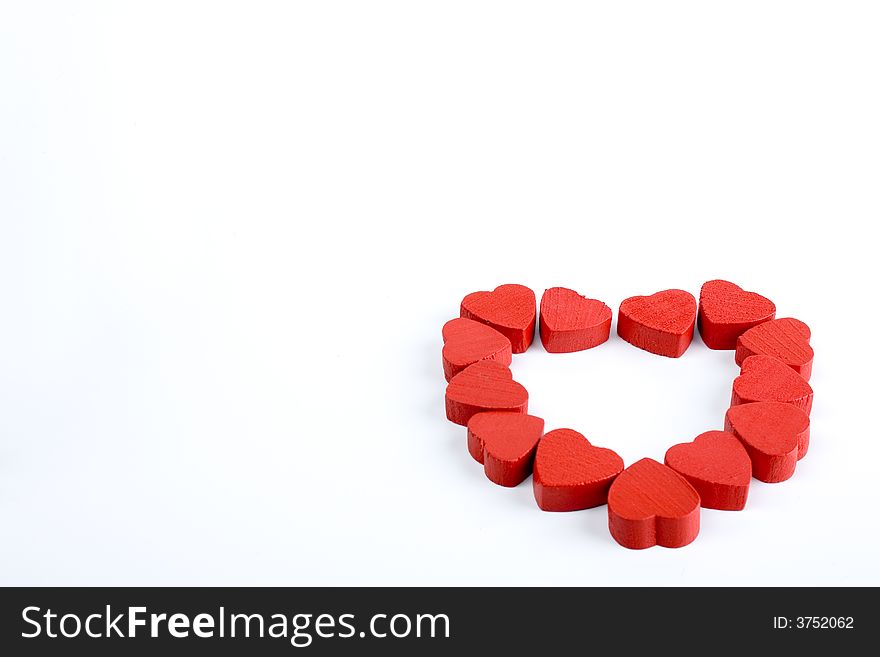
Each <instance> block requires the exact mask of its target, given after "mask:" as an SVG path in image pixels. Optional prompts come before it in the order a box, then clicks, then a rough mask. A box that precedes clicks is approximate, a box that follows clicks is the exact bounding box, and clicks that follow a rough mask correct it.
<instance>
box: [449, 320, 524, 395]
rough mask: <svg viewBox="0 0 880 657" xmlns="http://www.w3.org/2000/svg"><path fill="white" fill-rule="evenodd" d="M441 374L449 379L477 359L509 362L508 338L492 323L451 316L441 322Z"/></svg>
mask: <svg viewBox="0 0 880 657" xmlns="http://www.w3.org/2000/svg"><path fill="white" fill-rule="evenodd" d="M443 342H444V343H445V344H444V345H443V374H444V375H445V376H446V380H447V381H449V380H450V379H451V378H452V377H454V376H455V375H456V374H458V373H459V372H461V371H462V370H463V369H464V368H466V367H467V366H468V365H473V364H474V363H476V362H477V361H478V360H495V361H498V362H499V363H501V364H502V365H510V362H511V359H512V357H511V348H510V340H508V339H507V338H506V337H504V336H503V335H501V334H500V333H499V332H498V331H496V330H495V329H493V328H492V327H491V326H486V325H485V324H481V323H480V322H475V321H473V320H472V319H464V318H462V317H459V318H457V319H450V320H449V321H448V322H446V323H445V324H444V325H443Z"/></svg>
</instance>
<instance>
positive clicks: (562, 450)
mask: <svg viewBox="0 0 880 657" xmlns="http://www.w3.org/2000/svg"><path fill="white" fill-rule="evenodd" d="M621 470H623V459H621V458H620V457H619V456H618V455H617V454H616V453H615V452H613V451H612V450H610V449H605V448H604V447H594V446H593V445H591V444H590V442H589V441H588V440H587V439H586V438H584V436H583V435H581V434H579V433H578V432H577V431H573V430H572V429H554V430H553V431H550V432H548V433H547V434H545V435H544V437H543V438H542V439H541V442H539V443H538V451H537V453H536V454H535V474H534V478H533V479H532V483H533V486H534V490H535V500H536V501H537V502H538V506H539V507H541V508H542V509H543V510H544V511H577V510H579V509H589V508H591V507H594V506H599V505H600V504H605V502H606V501H607V500H608V487H609V486H610V485H611V482H612V481H614V478H615V477H616V476H617V475H618V474H619V473H620V471H621Z"/></svg>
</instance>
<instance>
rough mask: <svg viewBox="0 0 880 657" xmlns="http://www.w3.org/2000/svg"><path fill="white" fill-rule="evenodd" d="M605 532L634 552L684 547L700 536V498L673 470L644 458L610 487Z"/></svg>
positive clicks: (620, 475) (685, 480) (625, 471)
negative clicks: (656, 546) (608, 531)
mask: <svg viewBox="0 0 880 657" xmlns="http://www.w3.org/2000/svg"><path fill="white" fill-rule="evenodd" d="M608 529H609V530H610V531H611V535H612V536H613V537H614V540H616V541H617V542H618V543H619V544H620V545H622V546H623V547H626V548H630V549H634V550H641V549H645V548H649V547H652V546H654V545H660V546H663V547H673V548H674V547H683V546H685V545H688V544H689V543H691V542H693V541H694V539H696V537H697V534H699V532H700V495H699V493H697V491H696V489H694V487H693V486H691V484H690V483H689V482H688V480H687V479H685V478H684V477H682V476H681V475H680V474H678V473H677V472H676V471H675V470H673V469H672V468H670V467H668V466H666V465H664V464H662V463H658V462H657V461H655V460H653V459H649V458H644V459H642V460H640V461H636V462H635V463H633V464H632V465H631V466H629V467H628V468H627V469H626V470H624V471H623V472H621V473H620V474H619V475H618V476H617V478H616V479H615V480H614V483H612V484H611V489H610V490H609V492H608Z"/></svg>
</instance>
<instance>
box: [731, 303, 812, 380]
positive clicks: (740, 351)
mask: <svg viewBox="0 0 880 657" xmlns="http://www.w3.org/2000/svg"><path fill="white" fill-rule="evenodd" d="M756 355H764V356H775V357H776V358H778V359H779V360H781V361H782V362H783V363H785V364H786V365H788V366H789V367H790V368H792V369H793V370H794V371H795V372H797V373H798V374H800V375H801V376H802V377H804V379H805V380H807V381H809V380H810V375H811V374H812V371H813V348H812V347H811V346H810V327H809V326H807V325H806V324H804V323H803V322H802V321H801V320H799V319H794V318H793V317H783V318H782V319H774V320H773V321H771V322H765V323H763V324H759V325H758V326H756V327H754V328H752V329H749V330H748V331H746V332H745V333H743V334H742V335H741V336H739V339H738V340H737V342H736V364H737V365H742V364H743V361H745V359H746V358H748V357H749V356H756Z"/></svg>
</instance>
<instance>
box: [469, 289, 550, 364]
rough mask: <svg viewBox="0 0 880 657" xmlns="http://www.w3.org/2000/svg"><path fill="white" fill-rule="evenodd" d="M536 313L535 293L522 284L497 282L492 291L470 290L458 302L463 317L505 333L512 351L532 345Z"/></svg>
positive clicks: (518, 350) (521, 349) (519, 351)
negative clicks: (497, 284)
mask: <svg viewBox="0 0 880 657" xmlns="http://www.w3.org/2000/svg"><path fill="white" fill-rule="evenodd" d="M535 315H536V311H535V293H534V292H532V291H531V290H530V289H529V288H527V287H525V286H524V285H499V286H498V287H496V288H495V290H494V291H493V292H472V293H471V294H469V295H467V296H466V297H465V298H464V299H462V301H461V316H462V317H466V318H468V319H473V320H475V321H477V322H483V323H484V324H488V325H489V326H491V327H492V328H493V329H495V330H496V331H498V332H499V333H502V334H503V335H505V336H507V339H508V340H510V344H511V346H512V347H513V353H515V354H521V353H522V352H524V351H525V350H526V349H528V348H529V345H530V344H532V339H533V338H534V337H535Z"/></svg>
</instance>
